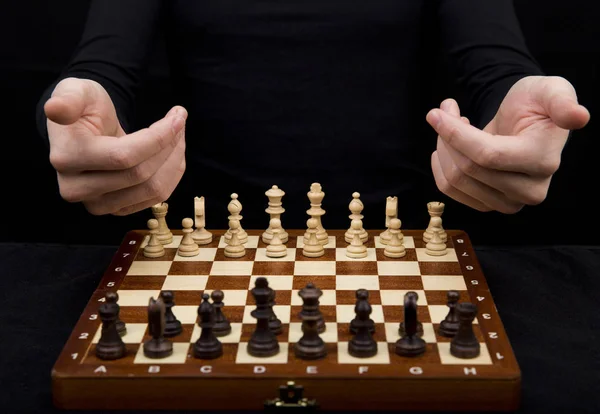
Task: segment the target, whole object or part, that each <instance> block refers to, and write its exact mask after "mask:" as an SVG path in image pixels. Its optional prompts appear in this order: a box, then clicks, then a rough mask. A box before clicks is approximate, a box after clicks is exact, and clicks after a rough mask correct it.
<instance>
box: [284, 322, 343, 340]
mask: <svg viewBox="0 0 600 414" xmlns="http://www.w3.org/2000/svg"><path fill="white" fill-rule="evenodd" d="M302 335H304V332H302V323H301V322H292V323H290V333H289V335H288V342H298V341H299V340H300V338H302ZM319 336H320V337H321V339H322V340H323V341H325V342H327V343H335V342H337V340H338V330H337V323H335V322H325V332H323V333H321V334H319Z"/></svg>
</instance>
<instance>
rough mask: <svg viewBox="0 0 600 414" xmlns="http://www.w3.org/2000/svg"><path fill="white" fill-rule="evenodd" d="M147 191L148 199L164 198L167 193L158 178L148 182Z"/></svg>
mask: <svg viewBox="0 0 600 414" xmlns="http://www.w3.org/2000/svg"><path fill="white" fill-rule="evenodd" d="M145 189H146V197H147V198H156V197H162V195H163V194H164V193H165V189H164V184H163V183H162V181H160V180H159V179H158V178H156V176H155V177H153V178H151V179H150V180H148V181H147V182H146V184H145ZM165 200H166V199H165Z"/></svg>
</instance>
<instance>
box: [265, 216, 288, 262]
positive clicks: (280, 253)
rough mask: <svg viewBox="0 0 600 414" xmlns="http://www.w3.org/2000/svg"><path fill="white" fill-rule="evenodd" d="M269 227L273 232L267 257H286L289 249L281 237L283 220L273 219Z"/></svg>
mask: <svg viewBox="0 0 600 414" xmlns="http://www.w3.org/2000/svg"><path fill="white" fill-rule="evenodd" d="M269 227H270V228H271V230H272V232H273V237H272V238H271V243H269V244H268V245H267V257H285V256H286V255H287V247H286V246H285V244H283V241H282V240H281V238H280V237H279V235H280V234H281V231H282V228H281V220H279V219H276V218H274V219H271V221H270V222H269Z"/></svg>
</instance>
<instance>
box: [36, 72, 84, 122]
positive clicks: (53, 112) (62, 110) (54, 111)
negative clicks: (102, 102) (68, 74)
mask: <svg viewBox="0 0 600 414" xmlns="http://www.w3.org/2000/svg"><path fill="white" fill-rule="evenodd" d="M92 103H93V90H92V88H91V86H90V84H89V83H88V82H86V81H85V80H83V79H77V78H67V79H63V80H62V81H60V82H59V83H58V84H57V85H56V88H54V91H53V92H52V96H51V97H50V99H48V101H46V103H45V104H44V112H45V113H46V117H47V118H48V119H49V120H51V121H53V122H56V123H57V124H61V125H70V124H73V123H75V122H76V121H77V120H78V119H79V118H81V116H82V115H83V114H84V111H85V109H86V107H87V106H89V105H91V104H92Z"/></svg>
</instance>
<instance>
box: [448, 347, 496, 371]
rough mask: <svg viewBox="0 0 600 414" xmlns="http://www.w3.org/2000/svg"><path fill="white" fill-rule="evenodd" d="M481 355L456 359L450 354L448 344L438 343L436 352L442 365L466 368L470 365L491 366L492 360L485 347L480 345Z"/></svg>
mask: <svg viewBox="0 0 600 414" xmlns="http://www.w3.org/2000/svg"><path fill="white" fill-rule="evenodd" d="M480 345H481V353H480V354H479V356H478V357H476V358H469V359H466V358H457V357H455V356H454V355H452V354H451V353H450V342H438V344H437V347H438V352H439V354H440V360H441V361H442V365H464V366H465V367H466V368H468V367H470V366H471V365H492V364H493V362H492V358H491V357H490V353H489V351H488V348H487V345H486V344H485V342H484V343H481V344H480Z"/></svg>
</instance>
